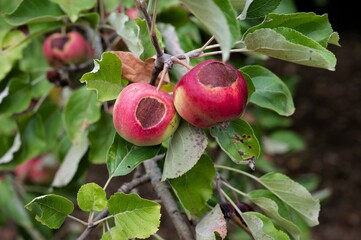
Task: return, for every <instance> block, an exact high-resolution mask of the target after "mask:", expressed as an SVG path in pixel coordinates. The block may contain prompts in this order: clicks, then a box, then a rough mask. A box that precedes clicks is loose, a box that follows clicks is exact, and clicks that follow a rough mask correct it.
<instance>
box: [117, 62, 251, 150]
mask: <svg viewBox="0 0 361 240" xmlns="http://www.w3.org/2000/svg"><path fill="white" fill-rule="evenodd" d="M247 98H248V90H247V85H246V81H245V79H244V77H243V76H242V74H241V73H240V72H239V71H238V70H237V69H236V68H235V67H233V66H232V65H230V64H229V63H225V62H221V61H218V60H206V61H204V62H202V63H200V64H198V65H197V66H195V67H194V68H192V69H191V70H190V71H189V72H188V73H186V74H185V75H184V76H183V77H182V78H181V79H180V80H179V81H178V83H177V84H176V85H175V88H174V91H173V95H171V94H169V93H167V92H165V91H162V90H157V88H156V87H154V86H152V85H150V84H147V83H132V84H129V85H128V86H127V87H125V88H124V89H123V90H122V92H121V93H120V94H119V96H118V98H117V100H116V102H115V105H114V109H113V123H114V127H115V129H116V131H117V132H118V133H119V135H120V136H122V137H123V138H124V139H126V140H127V141H129V142H131V143H133V144H135V145H138V146H150V145H157V144H160V143H162V142H163V141H165V140H167V139H168V138H169V137H170V136H171V135H172V134H173V133H174V132H175V131H176V129H177V127H178V125H179V122H180V120H181V118H182V119H184V120H185V121H187V122H189V123H190V124H192V125H194V126H196V127H201V128H207V127H212V126H215V125H217V124H220V123H222V122H226V121H232V120H235V119H237V118H239V117H240V116H241V115H242V113H243V112H244V109H245V107H246V104H247Z"/></svg>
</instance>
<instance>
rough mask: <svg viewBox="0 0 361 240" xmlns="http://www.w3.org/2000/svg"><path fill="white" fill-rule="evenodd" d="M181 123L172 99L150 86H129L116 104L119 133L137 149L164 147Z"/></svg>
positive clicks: (114, 111)
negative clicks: (138, 147) (160, 145)
mask: <svg viewBox="0 0 361 240" xmlns="http://www.w3.org/2000/svg"><path fill="white" fill-rule="evenodd" d="M179 121H180V117H179V115H178V114H177V112H176V111H175V108H174V105H173V98H172V96H171V95H169V94H168V93H167V92H164V91H162V90H157V89H156V87H154V86H152V85H150V84H147V83H132V84H130V85H128V86H127V87H125V88H124V89H123V90H122V92H121V93H120V94H119V96H118V98H117V100H116V102H115V104H114V109H113V123H114V127H115V129H116V131H117V132H118V133H119V135H120V136H121V137H123V138H124V139H126V140H127V141H129V142H131V143H133V144H135V145H138V146H152V145H157V144H160V143H162V142H163V141H164V140H166V139H167V138H169V137H170V136H171V135H172V134H173V133H174V132H175V130H176V129H177V127H178V125H179Z"/></svg>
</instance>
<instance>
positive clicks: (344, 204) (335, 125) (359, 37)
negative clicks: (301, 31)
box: [267, 0, 361, 240]
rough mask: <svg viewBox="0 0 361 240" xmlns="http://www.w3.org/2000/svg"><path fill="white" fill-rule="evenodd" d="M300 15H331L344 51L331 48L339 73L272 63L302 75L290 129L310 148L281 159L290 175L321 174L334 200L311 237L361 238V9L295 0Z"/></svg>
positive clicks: (328, 202)
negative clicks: (307, 13)
mask: <svg viewBox="0 0 361 240" xmlns="http://www.w3.org/2000/svg"><path fill="white" fill-rule="evenodd" d="M295 2H296V4H297V8H298V10H299V11H300V12H302V11H304V12H308V11H313V12H315V13H317V14H324V13H328V16H329V19H330V23H331V25H332V27H333V29H334V30H335V31H337V32H338V33H339V34H340V44H341V47H336V46H330V50H331V51H332V52H333V53H334V54H335V55H336V57H337V65H336V71H335V72H330V71H326V70H321V69H314V68H309V67H302V66H299V65H295V64H284V63H282V62H281V61H278V60H274V59H272V60H269V61H268V63H267V65H268V67H269V68H270V69H272V70H273V71H274V72H275V73H279V74H284V75H292V74H296V75H298V76H299V79H298V83H297V88H296V89H295V91H296V92H295V95H294V96H295V99H294V100H295V106H296V111H295V114H294V115H293V116H292V119H293V120H294V125H293V126H292V128H293V129H294V130H295V131H296V132H298V133H299V134H300V135H301V136H302V137H304V139H305V142H306V144H307V147H306V150H304V151H302V152H299V153H297V154H294V155H292V156H282V157H279V158H278V159H277V163H278V164H279V166H281V167H284V168H285V169H286V171H287V172H289V174H290V176H294V177H297V176H299V175H300V174H302V173H305V172H308V173H311V174H315V175H316V176H318V178H319V181H320V183H319V184H320V185H319V188H320V189H328V190H329V191H330V196H329V197H328V198H327V199H326V200H325V201H324V202H323V203H322V204H321V212H320V225H319V226H317V227H315V228H313V229H312V238H313V239H315V240H321V239H322V240H323V239H328V240H331V239H335V240H336V239H342V240H356V239H360V236H361V228H360V226H361V172H360V171H361V161H360V159H361V148H360V144H361V27H360V25H359V24H358V22H359V19H358V14H359V13H358V10H357V9H356V8H355V7H354V6H352V4H349V3H347V2H340V1H333V0H328V1H327V0H313V1H310V0H309V1H301V0H297V1H295Z"/></svg>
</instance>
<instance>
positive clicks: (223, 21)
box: [181, 0, 240, 61]
mask: <svg viewBox="0 0 361 240" xmlns="http://www.w3.org/2000/svg"><path fill="white" fill-rule="evenodd" d="M181 2H182V3H183V4H184V5H185V6H186V7H187V8H188V9H189V11H191V12H192V13H193V14H194V15H195V16H196V18H197V19H198V20H199V21H200V22H201V23H202V24H203V25H204V26H205V27H206V28H207V29H208V31H209V32H210V33H211V34H212V35H214V37H215V39H216V40H217V42H218V43H219V44H220V46H221V49H222V59H223V61H226V60H227V59H228V58H229V54H230V50H231V48H232V47H233V45H234V43H235V42H236V41H237V40H238V38H239V34H240V31H239V28H238V22H237V21H236V13H235V11H234V9H233V8H232V6H231V5H230V3H229V1H228V0H227V1H221V0H214V1H213V0H203V1H192V0H181ZM205 6H206V7H205Z"/></svg>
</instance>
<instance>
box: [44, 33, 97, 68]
mask: <svg viewBox="0 0 361 240" xmlns="http://www.w3.org/2000/svg"><path fill="white" fill-rule="evenodd" d="M43 53H44V56H45V58H46V60H47V61H48V63H49V64H50V65H51V66H53V67H59V66H63V65H69V64H80V63H82V62H84V61H86V60H87V59H89V58H92V57H93V56H94V50H93V48H92V47H91V45H90V43H89V42H88V41H87V40H85V38H84V37H83V35H81V34H80V33H79V32H76V31H71V32H68V33H66V34H62V33H53V34H51V35H49V36H48V37H47V38H46V39H45V41H44V44H43Z"/></svg>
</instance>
